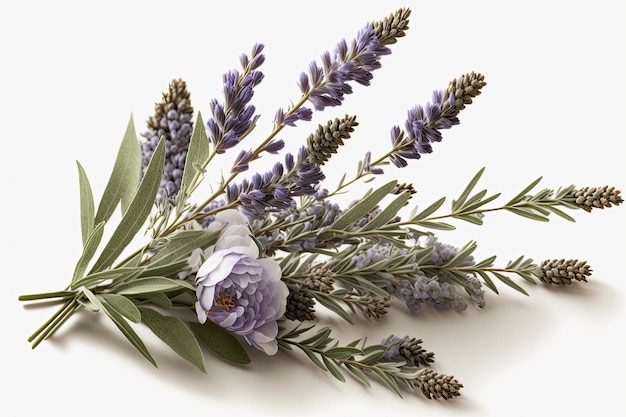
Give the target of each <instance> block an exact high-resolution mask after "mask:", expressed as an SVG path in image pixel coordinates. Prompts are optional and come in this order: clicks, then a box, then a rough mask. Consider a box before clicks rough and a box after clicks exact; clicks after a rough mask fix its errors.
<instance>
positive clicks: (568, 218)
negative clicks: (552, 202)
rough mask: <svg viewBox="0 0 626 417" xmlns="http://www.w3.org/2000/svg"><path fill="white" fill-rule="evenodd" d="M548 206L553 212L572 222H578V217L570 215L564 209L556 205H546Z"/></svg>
mask: <svg viewBox="0 0 626 417" xmlns="http://www.w3.org/2000/svg"><path fill="white" fill-rule="evenodd" d="M546 208H547V209H548V210H550V211H551V212H552V213H554V214H556V215H557V216H559V217H562V218H564V219H565V220H569V221H570V222H573V223H575V222H576V219H574V218H573V217H572V216H570V215H569V214H567V213H565V212H564V211H562V210H560V209H558V208H556V207H554V206H546Z"/></svg>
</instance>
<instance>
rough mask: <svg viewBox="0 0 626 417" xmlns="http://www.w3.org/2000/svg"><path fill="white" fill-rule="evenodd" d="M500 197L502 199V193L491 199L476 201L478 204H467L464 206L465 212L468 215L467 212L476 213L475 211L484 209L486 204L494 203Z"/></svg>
mask: <svg viewBox="0 0 626 417" xmlns="http://www.w3.org/2000/svg"><path fill="white" fill-rule="evenodd" d="M498 197H500V193H496V194H493V195H490V196H489V197H487V198H485V199H484V200H480V201H476V202H473V203H471V204H469V202H468V203H467V204H465V205H464V206H463V212H464V213H467V212H470V211H474V210H476V209H478V208H479V207H482V206H484V205H485V204H487V203H490V202H492V201H493V200H495V199H496V198H498Z"/></svg>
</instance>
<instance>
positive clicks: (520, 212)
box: [505, 207, 549, 222]
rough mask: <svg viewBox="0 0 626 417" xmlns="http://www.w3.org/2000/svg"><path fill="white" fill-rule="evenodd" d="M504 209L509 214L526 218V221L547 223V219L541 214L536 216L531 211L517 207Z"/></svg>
mask: <svg viewBox="0 0 626 417" xmlns="http://www.w3.org/2000/svg"><path fill="white" fill-rule="evenodd" d="M505 209H506V210H508V211H510V212H511V213H515V214H517V215H518V216H522V217H526V218H527V219H531V220H537V221H540V222H547V221H549V219H548V218H547V217H546V216H543V215H541V214H537V213H535V212H534V211H532V210H531V209H527V208H518V207H505Z"/></svg>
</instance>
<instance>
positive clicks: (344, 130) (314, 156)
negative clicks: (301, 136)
mask: <svg viewBox="0 0 626 417" xmlns="http://www.w3.org/2000/svg"><path fill="white" fill-rule="evenodd" d="M355 126H358V123H357V122H356V116H348V115H346V116H344V117H343V118H342V119H337V118H335V120H329V121H328V122H327V123H326V125H325V126H322V125H318V127H317V130H316V131H315V133H312V134H311V135H310V136H309V137H308V138H307V148H308V151H309V160H310V162H311V163H314V164H316V165H324V163H325V162H326V161H328V160H329V159H330V157H331V156H332V154H334V153H337V149H338V148H339V147H340V146H341V145H343V141H344V140H345V139H349V138H350V133H352V132H354V127H355Z"/></svg>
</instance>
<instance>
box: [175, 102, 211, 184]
mask: <svg viewBox="0 0 626 417" xmlns="http://www.w3.org/2000/svg"><path fill="white" fill-rule="evenodd" d="M208 157H209V138H208V137H207V134H206V127H205V126H204V121H203V120H202V114H200V112H198V116H197V117H196V122H195V124H194V127H193V133H192V134H191V139H190V141H189V149H188V150H187V158H186V159H185V168H184V169H183V179H182V182H181V186H180V189H181V191H182V193H183V195H188V194H189V191H190V187H191V186H193V185H194V183H195V182H196V181H197V179H196V178H197V177H196V176H198V177H199V176H200V175H201V172H198V169H197V167H201V166H202V165H203V164H204V163H205V162H206V160H207V158H208Z"/></svg>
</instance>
